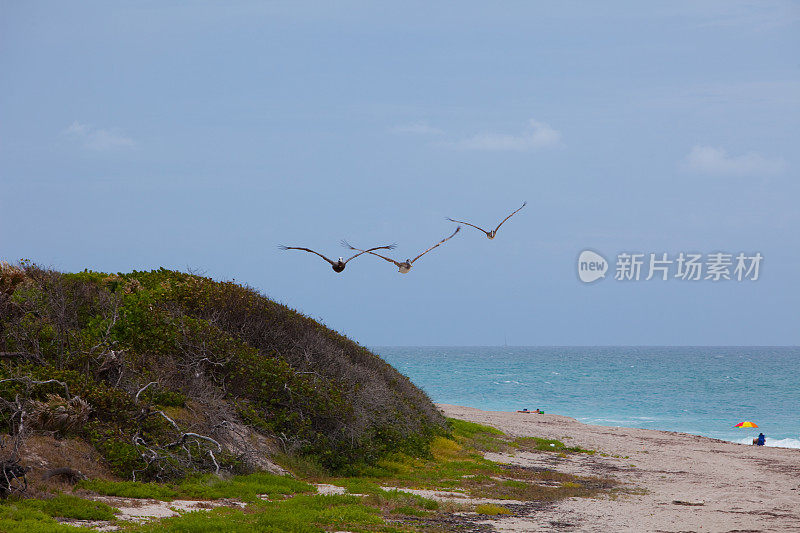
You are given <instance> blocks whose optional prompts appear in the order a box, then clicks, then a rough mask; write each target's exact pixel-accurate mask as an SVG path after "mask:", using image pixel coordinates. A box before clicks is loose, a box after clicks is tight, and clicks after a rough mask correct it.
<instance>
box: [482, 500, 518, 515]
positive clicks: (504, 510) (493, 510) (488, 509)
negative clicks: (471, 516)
mask: <svg viewBox="0 0 800 533" xmlns="http://www.w3.org/2000/svg"><path fill="white" fill-rule="evenodd" d="M475 512H476V513H478V514H485V515H489V516H497V515H504V514H512V513H511V509H509V508H508V507H503V506H501V505H495V504H493V503H485V504H483V505H478V506H476V507H475Z"/></svg>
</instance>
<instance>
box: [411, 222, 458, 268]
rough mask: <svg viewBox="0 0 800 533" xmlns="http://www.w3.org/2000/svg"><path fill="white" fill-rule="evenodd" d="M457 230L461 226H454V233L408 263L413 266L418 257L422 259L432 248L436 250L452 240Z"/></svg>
mask: <svg viewBox="0 0 800 533" xmlns="http://www.w3.org/2000/svg"><path fill="white" fill-rule="evenodd" d="M459 230H461V226H456V230H455V231H454V232H453V233H452V234H450V236H449V237H445V238H444V239H442V240H441V241H439V242H437V243H436V244H434V245H433V246H431V247H430V248H428V249H427V250H425V251H424V252H422V253H421V254H419V255H418V256H417V257H415V258H414V259H412V260H411V261H410V263H411V264H412V265H413V264H414V261H416V260H417V259H419V258H420V257H422V256H423V255H425V254H427V253H428V252H430V251H431V250H433V249H434V248H436V247H437V246H439V245H441V244H442V243H444V242H447V241H449V240H450V239H452V238H453V237H454V236H455V234H456V233H458V232H459ZM397 266H400V265H397Z"/></svg>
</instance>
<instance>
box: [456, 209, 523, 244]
mask: <svg viewBox="0 0 800 533" xmlns="http://www.w3.org/2000/svg"><path fill="white" fill-rule="evenodd" d="M526 205H528V202H525V203H523V204H522V207H520V208H519V209H517V210H516V211H514V212H513V213H511V214H510V215H508V216H507V217H506V218H504V219H503V221H502V222H500V223H499V224H498V225H497V227H496V228H494V229H493V230H491V231H486V230H485V229H483V228H479V227H478V226H476V225H475V224H470V223H469V222H464V221H462V220H453V219H452V218H450V217H447V220H449V221H450V222H456V223H458V224H466V225H467V226H471V227H473V228H475V229H476V230H479V231H482V232H484V233H485V234H486V236H487V237H488V238H489V239H494V236H495V235H497V230H499V229H500V226H502V225H503V223H504V222H505V221H506V220H508V219H509V218H511V217H513V216H514V215H515V214H516V213H517V211H519V210H520V209H522V208H523V207H525V206H526Z"/></svg>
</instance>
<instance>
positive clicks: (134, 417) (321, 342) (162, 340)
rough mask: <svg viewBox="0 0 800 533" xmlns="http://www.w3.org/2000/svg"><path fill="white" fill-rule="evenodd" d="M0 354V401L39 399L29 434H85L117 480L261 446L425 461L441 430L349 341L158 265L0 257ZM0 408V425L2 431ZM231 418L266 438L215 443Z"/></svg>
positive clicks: (217, 460) (386, 368) (345, 463)
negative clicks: (68, 264)
mask: <svg viewBox="0 0 800 533" xmlns="http://www.w3.org/2000/svg"><path fill="white" fill-rule="evenodd" d="M0 352H4V353H6V354H12V355H11V356H8V357H4V358H3V360H2V362H0V380H2V379H9V380H10V381H0V397H2V398H3V399H6V400H7V401H9V402H14V401H16V400H15V398H18V397H19V399H20V402H21V403H20V408H21V409H23V410H26V409H29V408H34V407H35V408H37V409H39V411H41V417H39V418H38V419H39V420H41V424H40V426H41V429H47V430H49V431H55V432H57V433H58V436H60V437H66V436H70V437H78V438H81V439H83V440H85V441H87V442H89V443H91V444H92V445H93V446H95V448H96V449H97V450H98V451H99V452H100V453H101V454H102V456H103V458H104V460H105V462H106V464H107V465H108V466H109V467H110V469H111V471H112V472H113V473H114V474H116V475H118V476H121V477H123V478H128V479H132V478H134V477H135V478H136V479H137V480H154V479H157V480H169V479H175V478H180V477H183V476H186V475H193V474H196V473H200V472H209V471H217V470H219V469H227V470H228V471H230V472H236V471H237V469H239V470H241V469H243V468H253V467H252V464H251V463H250V462H247V461H250V459H247V458H248V457H257V456H263V455H264V454H265V453H266V452H267V450H266V449H264V448H263V446H268V447H269V448H270V449H269V452H270V453H277V452H278V451H280V452H283V453H284V454H286V456H290V457H291V456H294V457H301V456H302V457H305V458H308V459H309V460H310V462H309V463H308V464H311V463H312V462H313V463H315V464H317V465H319V467H321V468H323V469H325V470H328V471H338V472H347V471H350V472H354V471H356V470H357V469H358V468H361V467H363V466H368V465H375V464H377V463H378V461H379V460H380V459H382V458H385V457H387V456H390V455H392V454H394V453H406V454H409V455H414V456H425V455H426V454H428V453H429V446H430V443H431V441H432V440H433V439H434V438H435V437H437V436H440V435H444V434H446V433H447V432H448V428H447V426H446V423H445V421H444V418H443V417H442V416H441V414H440V413H439V412H438V410H437V409H436V407H435V406H434V405H433V404H432V403H431V401H430V399H429V398H428V397H427V396H426V395H425V394H424V393H423V392H422V391H421V390H419V389H418V388H417V387H415V386H414V385H413V384H412V383H411V382H410V381H409V380H408V379H407V378H406V377H405V376H403V375H401V374H399V373H398V372H397V371H396V370H395V369H394V368H392V367H391V366H390V365H388V364H387V363H386V362H384V361H383V360H381V359H380V358H379V357H378V356H376V355H375V354H373V353H371V352H370V351H369V350H367V349H366V348H364V347H363V346H360V345H358V344H357V343H355V342H353V341H351V340H350V339H348V338H346V337H344V336H342V335H340V334H338V333H336V332H335V331H332V330H330V329H328V328H326V327H325V326H323V325H322V324H320V323H318V322H316V321H314V320H312V319H311V318H309V317H306V316H304V315H302V314H300V313H298V312H296V311H294V310H292V309H290V308H288V307H286V306H284V305H281V304H278V303H276V302H274V301H272V300H270V299H269V298H267V297H265V296H263V295H261V294H259V293H258V292H256V291H255V290H253V289H251V288H249V287H246V286H241V285H238V284H236V283H233V282H217V281H214V280H211V279H209V278H204V277H201V276H196V275H192V274H186V273H181V272H175V271H171V270H166V269H159V270H155V271H151V272H136V271H134V272H130V273H127V274H106V273H100V272H93V271H89V270H86V271H84V272H78V273H74V274H61V273H59V272H55V271H52V270H45V269H41V268H39V267H37V266H35V265H32V264H30V263H22V264H20V265H15V266H11V265H7V264H4V265H3V266H2V268H0ZM50 380H56V381H58V383H56V382H53V381H50ZM39 381H47V382H48V383H46V384H41V383H34V382H39ZM65 386H66V388H67V389H68V392H67V391H66V390H65ZM48 395H54V396H48ZM75 397H78V398H79V400H76V399H75ZM31 402H39V403H38V404H36V403H31ZM82 402H85V404H84V403H82ZM15 405H16V404H15ZM37 406H38V407H37ZM51 408H52V409H51ZM68 408H69V409H71V411H69V416H66V415H64V416H61V417H60V418H59V417H53V416H51V415H52V413H51V412H50V411H55V410H59V409H61V411H65V410H69V409H68ZM9 409H10V407H8V405H7V404H6V407H5V411H3V410H2V409H0V431H3V432H6V433H9V434H11V433H14V432H15V431H16V430H15V427H14V424H13V423H12V421H13V420H18V419H19V417H18V416H16V417H15V415H14V413H12V412H11V411H10V410H9ZM175 410H177V411H175ZM61 411H59V413H60V412H61ZM240 426H245V427H247V428H248V429H249V430H250V431H255V432H257V433H259V434H261V435H263V436H265V437H268V440H267V441H265V443H264V444H262V449H258V450H255V449H252V448H247V447H245V449H243V448H242V445H238V446H233V447H231V446H232V444H231V443H232V440H231V439H233V437H232V436H231V431H232V430H233V429H235V428H237V427H240ZM31 429H36V428H35V427H34V428H31ZM236 439H238V440H237V442H239V443H242V442H245V443H248V442H252V440H253V439H250V438H247V439H244V440H243V439H242V438H241V437H236ZM236 439H234V440H236ZM246 446H250V445H249V444H247V445H246ZM248 465H251V466H248Z"/></svg>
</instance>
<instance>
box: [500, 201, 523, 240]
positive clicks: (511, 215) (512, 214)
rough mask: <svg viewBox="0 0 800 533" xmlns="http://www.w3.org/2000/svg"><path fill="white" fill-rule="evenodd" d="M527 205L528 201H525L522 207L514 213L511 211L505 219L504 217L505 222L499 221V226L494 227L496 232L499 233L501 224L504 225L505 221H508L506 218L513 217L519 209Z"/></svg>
mask: <svg viewBox="0 0 800 533" xmlns="http://www.w3.org/2000/svg"><path fill="white" fill-rule="evenodd" d="M526 205H528V202H523V204H522V206H520V208H519V209H517V210H516V211H514V212H513V213H511V214H510V215H508V216H507V217H506V218H504V219H503V222H501V223H499V224H498V225H497V227H496V228H494V232H495V233H497V230H499V229H500V226H502V225H503V223H505V221H506V220H508V219H509V218H511V217H513V216H514V215H516V214H517V211H519V210H520V209H522V208H523V207H525V206H526Z"/></svg>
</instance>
